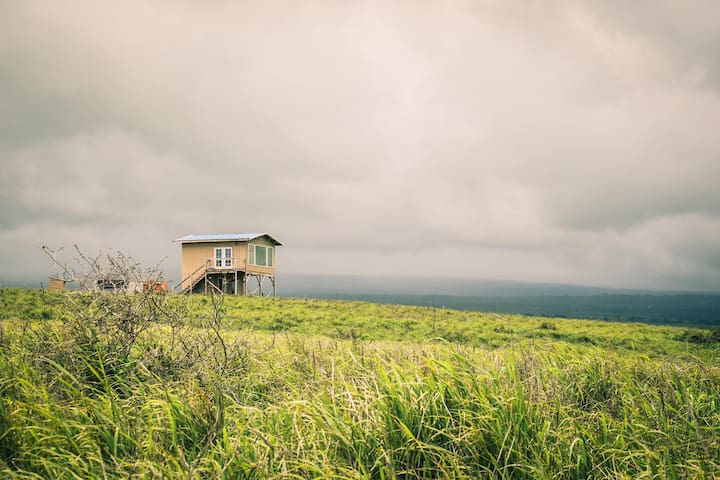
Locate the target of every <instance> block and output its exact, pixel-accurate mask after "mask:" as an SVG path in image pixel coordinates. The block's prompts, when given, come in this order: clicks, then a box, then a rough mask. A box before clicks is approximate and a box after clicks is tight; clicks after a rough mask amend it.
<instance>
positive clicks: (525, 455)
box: [0, 304, 720, 479]
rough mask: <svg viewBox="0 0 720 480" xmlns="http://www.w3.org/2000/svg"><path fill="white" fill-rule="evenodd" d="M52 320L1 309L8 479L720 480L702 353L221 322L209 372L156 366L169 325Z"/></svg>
mask: <svg viewBox="0 0 720 480" xmlns="http://www.w3.org/2000/svg"><path fill="white" fill-rule="evenodd" d="M271 305H272V304H271ZM271 311H272V310H271ZM246 313H247V312H246ZM272 314H273V315H275V314H276V312H275V311H272ZM255 315H262V313H261V312H260V313H255ZM516 320H517V319H514V320H513V321H516ZM348 321H351V320H348ZM517 321H518V322H519V320H517ZM546 321H547V320H546ZM557 325H558V326H557V328H558V329H559V330H560V331H563V328H564V326H563V325H562V324H557ZM63 326H64V324H63V323H61V322H48V321H44V320H35V321H33V322H31V323H30V325H29V326H28V324H26V323H24V322H22V321H18V320H13V321H9V320H5V321H4V324H3V332H4V335H3V339H2V341H1V342H0V477H2V478H12V479H15V478H17V479H31V478H32V479H36V478H58V479H80V478H118V479H120V478H158V479H159V478H178V479H180V478H182V479H187V478H198V479H200V478H227V479H231V478H232V479H236V478H338V479H341V478H342V479H346V478H366V479H395V478H398V479H401V478H402V479H416V478H417V479H420V478H468V479H471V478H501V479H531V478H532V479H536V478H537V479H581V478H582V479H585V478H716V477H718V476H720V460H719V459H720V367H718V364H717V362H716V361H714V360H712V353H708V354H706V355H701V356H698V357H692V356H689V355H686V354H677V355H664V356H660V355H658V354H657V352H654V351H650V352H647V351H642V350H633V351H627V350H625V349H622V348H620V349H612V348H606V347H602V346H597V345H592V344H588V343H587V342H579V343H573V342H566V341H555V342H553V341H551V340H548V341H547V342H542V343H541V342H534V343H533V342H521V341H513V342H512V343H511V342H509V341H508V342H506V344H505V345H504V346H502V347H500V348H485V347H482V346H480V347H478V346H473V345H471V344H462V343H453V342H445V341H437V340H434V341H431V342H398V341H388V340H373V341H370V340H360V339H357V338H354V339H353V338H349V339H341V338H337V337H335V338H333V337H329V336H305V335H301V334H297V333H282V334H278V333H275V334H273V333H267V332H261V331H257V330H252V329H243V330H223V331H222V332H221V333H222V335H223V336H224V338H225V342H227V344H228V345H242V346H243V348H244V349H245V350H244V353H245V354H244V355H243V356H239V357H237V358H236V362H235V363H233V364H232V365H230V366H228V368H226V369H224V370H223V372H222V374H221V373H220V372H219V370H218V369H217V367H218V363H217V362H216V361H215V359H214V356H213V355H206V356H205V357H203V358H204V359H205V360H204V361H201V362H195V363H193V364H185V363H182V362H177V363H176V364H175V365H174V368H168V367H167V365H163V364H159V363H157V362H155V360H157V358H158V357H157V356H156V355H155V354H153V355H150V353H153V352H158V351H159V350H161V349H167V348H169V343H168V342H169V339H168V338H167V335H168V334H169V332H170V329H169V327H168V326H167V325H163V324H154V325H152V326H151V327H150V328H149V329H148V331H147V332H146V335H144V336H142V337H140V338H139V339H138V341H137V342H136V343H135V344H134V346H133V349H132V351H131V352H129V354H128V355H127V356H126V357H123V358H122V363H118V362H116V361H114V360H113V359H114V358H115V357H112V356H110V357H109V355H110V354H112V353H113V352H112V351H108V350H107V349H105V346H104V344H103V343H102V342H99V343H96V344H93V345H92V348H88V345H87V344H83V345H82V347H83V348H78V345H77V344H73V342H72V338H68V336H67V330H66V329H64V327H63ZM512 327H513V329H514V330H515V331H518V330H523V329H524V328H526V326H522V325H517V326H516V325H512ZM598 328H599V327H598ZM612 328H614V326H608V329H612ZM542 330H544V331H549V332H552V331H553V330H552V329H550V328H543V329H542ZM193 331H194V332H195V333H196V334H197V335H199V337H198V338H199V339H201V340H202V339H207V338H208V337H207V335H206V332H204V331H203V330H202V329H201V328H195V330H193ZM555 331H557V330H555ZM212 335H214V333H212ZM609 336H610V335H609V334H608V337H609ZM187 338H188V339H189V338H190V337H187ZM203 342H204V340H203ZM203 342H201V343H200V345H206V343H203ZM162 358H163V359H165V360H164V361H171V360H172V358H171V359H170V360H168V357H167V356H164V357H162ZM173 358H174V357H173Z"/></svg>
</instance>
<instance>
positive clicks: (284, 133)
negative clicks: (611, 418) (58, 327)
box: [0, 0, 720, 289]
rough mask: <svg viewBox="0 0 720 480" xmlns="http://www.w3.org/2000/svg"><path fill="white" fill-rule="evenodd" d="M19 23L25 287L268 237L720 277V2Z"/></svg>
mask: <svg viewBox="0 0 720 480" xmlns="http://www.w3.org/2000/svg"><path fill="white" fill-rule="evenodd" d="M4 10H5V11H4V15H3V17H2V19H0V61H1V62H2V65H3V69H2V71H0V105H2V108H1V109H0V158H1V161H2V173H3V174H2V176H0V201H1V202H2V206H1V207H0V242H2V244H3V246H4V247H5V248H3V249H0V250H1V251H4V252H8V253H2V254H0V255H3V256H1V257H0V266H1V268H2V272H0V275H2V276H4V277H7V278H10V277H12V276H13V275H20V274H26V273H27V272H28V271H32V272H34V274H37V275H42V272H43V271H44V270H43V269H46V263H44V260H43V259H42V256H41V255H40V254H39V253H38V251H37V248H38V247H39V245H41V244H52V243H53V242H55V244H64V245H66V246H69V245H72V244H73V243H78V244H80V245H87V248H90V249H94V248H101V247H113V248H119V249H122V250H124V251H127V252H128V253H131V254H134V255H136V256H138V257H140V258H143V259H148V260H149V261H153V260H155V259H157V258H159V257H162V256H164V255H170V257H171V258H170V263H171V264H172V265H174V263H177V261H178V260H177V252H176V248H175V246H173V245H172V244H170V240H172V239H173V238H175V237H178V236H181V235H184V234H187V233H191V232H196V233H200V232H213V231H234V230H267V231H272V232H273V233H275V234H277V236H278V237H280V238H281V239H282V240H284V241H285V243H286V244H287V247H286V248H285V249H284V251H283V252H282V253H281V255H282V262H283V263H282V265H281V268H282V269H283V270H284V271H286V272H295V273H314V272H316V273H348V274H362V273H365V272H366V271H368V270H372V272H373V273H397V272H398V271H402V272H406V273H408V274H416V275H426V276H432V275H443V276H448V275H457V276H477V277H497V278H513V279H518V280H538V281H559V282H578V283H590V284H602V285H617V286H637V287H658V288H702V289H720V265H718V263H719V262H718V254H719V252H720V247H718V246H717V243H718V242H717V238H718V233H719V229H720V194H719V193H718V189H717V188H716V186H715V183H716V181H715V179H717V178H720V161H719V160H720V142H718V139H717V135H716V133H715V130H716V128H715V125H718V124H720V97H719V96H718V94H717V93H718V92H717V88H716V87H717V85H718V83H717V81H718V76H717V74H718V60H717V55H716V51H715V50H716V49H715V47H716V45H717V44H718V41H719V40H720V38H718V35H719V34H718V32H717V29H715V28H714V25H712V20H711V19H713V18H715V17H717V14H718V13H720V7H717V6H716V5H715V4H714V2H711V1H708V2H704V1H700V0H698V1H697V2H690V3H687V2H686V3H682V4H680V3H677V2H664V3H663V2H660V3H657V2H651V3H650V2H635V3H633V4H632V5H628V4H627V2H594V1H586V2H573V3H566V2H557V3H552V4H548V2H536V3H533V2H530V3H528V2H513V1H511V2H492V1H488V2H469V1H468V2H452V3H450V4H440V3H436V2H409V1H404V0H398V1H392V2H379V1H361V2H353V3H347V2H344V3H343V2H341V3H336V2H326V1H319V2H315V3H313V4H310V5H308V4H305V5H287V4H285V3H283V2H274V1H270V2H267V1H265V2H243V3H232V2H204V3H194V2H166V1H159V2H150V3H147V2H125V3H123V4H117V3H112V2H89V1H83V0H76V1H73V2H69V3H67V2H64V3H62V4H59V3H57V4H56V3H50V4H48V3H46V2H34V1H23V2H20V1H17V2H9V4H8V5H6V6H5V7H4ZM713 13H714V14H715V15H713ZM18 258H24V259H25V260H22V261H21V260H18ZM29 258H30V259H32V260H27V259H29ZM173 262H174V263H173ZM171 268H176V267H175V266H172V267H171ZM23 272H25V273H23Z"/></svg>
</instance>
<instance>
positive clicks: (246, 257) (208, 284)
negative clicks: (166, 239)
mask: <svg viewBox="0 0 720 480" xmlns="http://www.w3.org/2000/svg"><path fill="white" fill-rule="evenodd" d="M175 242H176V243H179V244H180V246H181V249H182V252H181V259H182V260H181V262H182V277H181V278H182V280H181V281H180V283H179V284H178V285H176V288H175V289H177V290H180V291H182V292H191V293H209V292H211V291H215V292H222V293H226V294H232V295H262V296H275V294H276V276H275V272H276V253H275V247H278V246H281V245H282V243H280V242H279V241H278V240H277V239H276V238H274V237H273V236H272V235H270V234H269V233H230V234H207V235H187V236H185V237H182V238H178V239H177V240H175Z"/></svg>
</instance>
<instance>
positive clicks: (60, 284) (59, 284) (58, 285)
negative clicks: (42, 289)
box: [48, 277, 66, 290]
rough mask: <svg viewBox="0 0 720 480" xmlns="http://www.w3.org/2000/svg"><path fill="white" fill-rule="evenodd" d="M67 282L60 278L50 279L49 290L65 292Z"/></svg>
mask: <svg viewBox="0 0 720 480" xmlns="http://www.w3.org/2000/svg"><path fill="white" fill-rule="evenodd" d="M65 283H66V282H65V280H63V279H62V278H59V277H48V289H49V290H65Z"/></svg>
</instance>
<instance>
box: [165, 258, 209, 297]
mask: <svg viewBox="0 0 720 480" xmlns="http://www.w3.org/2000/svg"><path fill="white" fill-rule="evenodd" d="M209 265H210V259H209V258H208V259H207V260H205V263H203V264H202V265H200V266H199V267H198V268H196V269H195V270H193V271H192V272H191V273H190V274H189V275H188V276H186V277H185V278H183V279H182V280H180V282H178V283H177V284H176V285H173V288H172V291H173V293H175V289H176V288H177V287H180V290H181V291H183V292H184V291H185V290H188V289H190V288H192V287H193V284H194V283H195V280H196V279H199V278H200V276H201V275H197V276H196V275H195V274H196V273H198V272H199V271H201V270H202V271H203V272H204V271H205V270H207V268H208V266H209ZM188 280H189V281H190V285H189V286H187V287H183V285H184V284H185V282H186V281H188Z"/></svg>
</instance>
